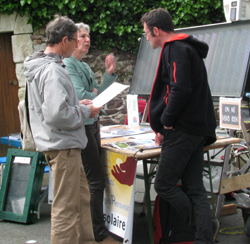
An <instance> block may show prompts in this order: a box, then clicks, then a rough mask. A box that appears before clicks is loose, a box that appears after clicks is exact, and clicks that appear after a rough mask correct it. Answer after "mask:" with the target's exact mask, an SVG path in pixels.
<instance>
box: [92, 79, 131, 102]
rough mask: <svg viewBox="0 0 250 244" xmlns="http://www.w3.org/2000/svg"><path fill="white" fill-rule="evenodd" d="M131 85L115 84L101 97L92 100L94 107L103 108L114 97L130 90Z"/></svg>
mask: <svg viewBox="0 0 250 244" xmlns="http://www.w3.org/2000/svg"><path fill="white" fill-rule="evenodd" d="M128 87H129V85H123V84H120V83H117V82H114V83H113V84H112V85H110V86H109V87H108V88H107V89H106V90H104V91H103V92H102V93H101V94H100V95H98V96H97V97H96V98H94V99H93V100H92V102H93V106H94V107H101V106H103V105H104V104H106V103H107V102H109V101H110V100H112V99H113V98H114V97H116V96H117V95H118V94H119V93H121V92H122V91H123V90H125V89H126V88H128Z"/></svg>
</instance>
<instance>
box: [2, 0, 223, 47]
mask: <svg viewBox="0 0 250 244" xmlns="http://www.w3.org/2000/svg"><path fill="white" fill-rule="evenodd" d="M158 7H162V8H165V9H167V10H168V11H169V12H170V14H171V16H172V18H173V22H174V24H175V28H180V27H189V26H196V25H205V24H211V23H219V22H223V21H225V18H224V14H223V5H222V0H126V1H119V0H51V1H48V0H0V12H1V13H4V14H12V13H13V12H14V11H16V12H18V13H19V14H20V15H21V16H23V15H27V16H29V21H28V22H29V23H31V24H32V26H33V28H34V29H35V30H36V29H38V28H40V27H42V26H44V25H46V24H47V23H48V22H49V21H51V20H52V19H53V18H54V15H55V14H60V15H66V16H68V17H69V18H71V19H73V20H74V21H75V22H84V23H86V24H89V25H90V28H91V41H92V44H94V45H95V46H97V47H98V48H100V49H107V48H112V47H116V48H119V49H121V50H123V51H128V50H131V51H137V48H138V41H137V40H138V37H140V36H141V33H142V31H143V28H142V25H141V23H140V18H141V17H142V15H143V14H144V13H146V12H148V11H150V10H151V9H154V8H158Z"/></svg>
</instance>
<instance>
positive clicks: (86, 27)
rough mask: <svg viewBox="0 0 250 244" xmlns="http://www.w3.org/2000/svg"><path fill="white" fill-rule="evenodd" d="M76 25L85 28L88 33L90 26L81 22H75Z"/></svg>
mask: <svg viewBox="0 0 250 244" xmlns="http://www.w3.org/2000/svg"><path fill="white" fill-rule="evenodd" d="M76 26H77V27H78V29H79V30H80V29H85V30H86V31H87V32H88V33H90V27H89V25H87V24H84V23H83V22H81V23H77V24H76Z"/></svg>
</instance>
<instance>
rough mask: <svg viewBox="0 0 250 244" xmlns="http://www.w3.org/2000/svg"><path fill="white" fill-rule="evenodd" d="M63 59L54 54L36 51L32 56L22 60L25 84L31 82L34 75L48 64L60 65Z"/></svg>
mask: <svg viewBox="0 0 250 244" xmlns="http://www.w3.org/2000/svg"><path fill="white" fill-rule="evenodd" d="M62 59H63V57H62V56H60V55H58V54H55V53H48V54H46V53H44V52H43V51H37V52H35V53H34V54H33V55H31V56H28V57H27V58H26V59H25V60H24V63H23V64H24V75H25V78H26V81H27V82H32V80H33V78H34V76H35V74H36V73H37V72H38V71H39V70H41V69H42V68H44V67H45V66H46V65H48V64H50V63H52V62H53V63H59V64H61V65H62V66H63V63H62Z"/></svg>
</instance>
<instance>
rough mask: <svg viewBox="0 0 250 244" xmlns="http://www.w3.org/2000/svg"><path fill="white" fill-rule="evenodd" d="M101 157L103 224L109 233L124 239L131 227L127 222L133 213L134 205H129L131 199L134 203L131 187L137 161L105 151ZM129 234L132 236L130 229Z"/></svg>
mask: <svg viewBox="0 0 250 244" xmlns="http://www.w3.org/2000/svg"><path fill="white" fill-rule="evenodd" d="M102 156H103V160H104V167H105V173H106V182H105V192H104V201H103V206H104V207H103V209H104V220H105V224H106V226H107V228H108V229H109V231H110V232H112V233H114V234H116V235H118V236H120V237H122V238H125V235H126V236H127V234H126V229H127V228H131V226H133V224H131V223H129V224H128V221H129V216H130V214H131V211H132V214H133V212H134V205H133V204H134V203H132V204H131V199H132V200H133V201H134V198H133V197H134V191H133V190H134V189H133V187H134V179H135V171H136V164H137V161H136V160H135V159H134V157H127V156H126V155H123V154H118V153H114V152H110V151H107V150H103V152H102ZM131 205H132V206H131ZM132 216H133V215H132ZM129 232H131V236H132V228H131V230H129ZM127 233H128V230H127ZM131 238H132V237H131ZM128 239H130V238H128Z"/></svg>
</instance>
